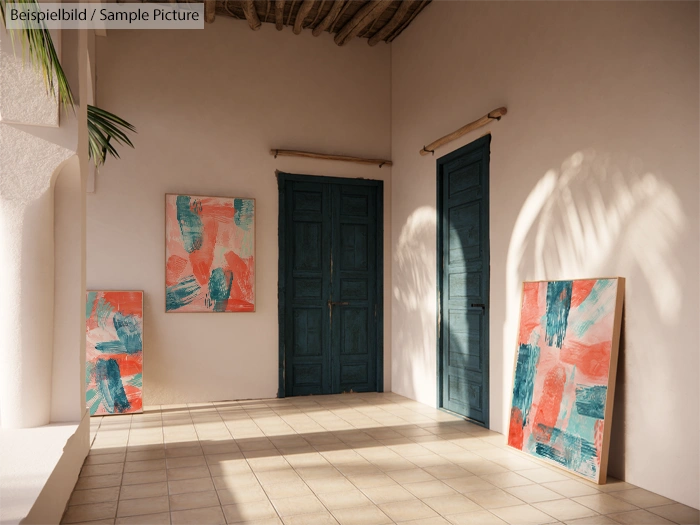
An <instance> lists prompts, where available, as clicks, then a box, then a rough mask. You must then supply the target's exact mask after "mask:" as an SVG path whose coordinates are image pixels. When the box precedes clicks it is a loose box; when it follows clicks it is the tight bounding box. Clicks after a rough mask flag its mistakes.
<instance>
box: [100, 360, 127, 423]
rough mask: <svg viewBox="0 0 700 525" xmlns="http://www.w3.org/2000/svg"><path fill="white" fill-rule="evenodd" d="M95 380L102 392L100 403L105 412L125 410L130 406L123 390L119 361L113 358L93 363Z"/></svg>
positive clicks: (111, 412)
mask: <svg viewBox="0 0 700 525" xmlns="http://www.w3.org/2000/svg"><path fill="white" fill-rule="evenodd" d="M95 382H96V383H97V387H98V389H99V391H100V393H101V394H102V404H103V405H104V407H105V409H106V410H107V412H109V413H110V414H113V413H115V412H117V413H120V412H126V411H127V410H129V408H131V405H130V404H129V400H128V399H127V397H126V392H125V391H124V385H123V383H122V378H121V372H120V371H119V363H117V362H116V361H115V360H114V359H100V360H99V361H97V363H96V364H95Z"/></svg>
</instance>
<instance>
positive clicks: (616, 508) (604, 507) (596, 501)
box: [571, 494, 637, 514]
mask: <svg viewBox="0 0 700 525" xmlns="http://www.w3.org/2000/svg"><path fill="white" fill-rule="evenodd" d="M571 499H573V500H574V501H575V502H577V503H580V504H581V505H585V506H586V507H588V508H589V509H593V510H594V511H596V512H599V513H600V514H612V513H613V512H627V511H630V510H637V507H635V506H634V505H632V504H631V503H627V502H626V501H623V500H620V499H618V498H613V497H612V496H609V495H608V494H591V495H590V496H579V497H577V498H571Z"/></svg>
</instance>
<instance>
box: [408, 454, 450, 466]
mask: <svg viewBox="0 0 700 525" xmlns="http://www.w3.org/2000/svg"><path fill="white" fill-rule="evenodd" d="M409 461H410V462H411V463H413V464H414V465H415V466H417V467H420V468H426V467H437V466H440V465H453V463H452V462H450V460H448V459H447V458H444V457H442V456H439V455H438V454H432V453H430V454H426V455H424V456H416V457H413V458H411V459H410V460H409Z"/></svg>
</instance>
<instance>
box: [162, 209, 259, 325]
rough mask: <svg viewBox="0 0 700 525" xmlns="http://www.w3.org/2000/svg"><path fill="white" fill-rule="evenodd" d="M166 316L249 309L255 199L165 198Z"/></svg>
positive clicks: (252, 300)
mask: <svg viewBox="0 0 700 525" xmlns="http://www.w3.org/2000/svg"><path fill="white" fill-rule="evenodd" d="M165 259H166V270H165V280H166V293H165V311H166V312H252V311H254V310H255V200H253V199H232V198H224V197H199V196H193V195H166V197H165Z"/></svg>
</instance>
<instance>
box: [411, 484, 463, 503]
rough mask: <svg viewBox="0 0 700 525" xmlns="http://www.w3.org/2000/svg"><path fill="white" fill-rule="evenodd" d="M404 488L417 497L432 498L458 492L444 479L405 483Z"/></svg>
mask: <svg viewBox="0 0 700 525" xmlns="http://www.w3.org/2000/svg"><path fill="white" fill-rule="evenodd" d="M403 488H405V489H406V490H407V491H409V492H410V493H411V494H413V495H414V496H415V497H417V498H421V499H422V498H431V497H433V496H446V495H449V494H456V492H455V490H454V489H453V488H452V487H450V486H448V485H445V484H444V483H443V482H442V481H437V480H436V481H423V482H420V483H404V484H403Z"/></svg>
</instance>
